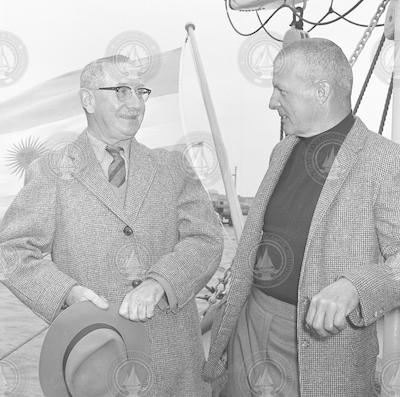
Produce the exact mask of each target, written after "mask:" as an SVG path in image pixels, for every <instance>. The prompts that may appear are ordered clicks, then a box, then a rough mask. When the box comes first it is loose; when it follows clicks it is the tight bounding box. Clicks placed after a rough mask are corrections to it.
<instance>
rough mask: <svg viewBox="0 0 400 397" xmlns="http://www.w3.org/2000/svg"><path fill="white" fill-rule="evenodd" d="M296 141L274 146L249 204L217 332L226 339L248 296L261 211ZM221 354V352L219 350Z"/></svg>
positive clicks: (260, 223)
mask: <svg viewBox="0 0 400 397" xmlns="http://www.w3.org/2000/svg"><path fill="white" fill-rule="evenodd" d="M298 141H299V138H297V137H295V136H288V137H286V138H285V139H284V140H283V141H282V142H281V143H280V145H279V146H278V147H277V148H276V151H275V153H274V155H273V158H272V159H271V160H272V161H271V162H270V166H269V168H268V170H267V173H266V174H265V176H264V179H263V180H262V182H261V185H260V187H259V189H258V191H257V194H256V197H255V199H254V201H253V204H252V206H251V210H250V212H249V215H248V217H247V220H246V224H245V226H244V229H243V232H242V236H241V238H240V242H239V245H238V250H237V253H236V257H235V261H234V264H235V265H234V266H232V285H231V287H230V292H229V294H228V297H227V309H226V310H225V313H224V315H223V318H222V320H221V323H220V326H219V329H218V331H217V332H218V334H220V335H224V336H225V337H226V338H228V337H229V335H230V332H231V330H232V328H233V327H234V326H235V323H236V319H237V315H238V313H239V312H240V310H241V307H242V305H243V304H244V302H245V300H246V299H247V296H248V293H249V288H250V287H251V285H252V274H253V269H252V267H251V266H249V264H250V263H254V261H255V257H256V253H257V250H255V249H253V248H254V247H256V246H258V244H259V242H260V240H261V237H262V227H263V223H264V213H265V210H266V208H267V205H268V202H269V199H270V198H271V195H272V193H273V191H274V189H275V186H276V184H277V182H278V180H279V177H280V175H281V173H282V171H283V169H284V167H285V164H286V162H287V160H288V159H289V156H290V154H291V153H292V151H293V149H294V147H295V145H296V143H297V142H298ZM249 256H250V257H249ZM215 348H216V349H217V348H221V349H223V348H224V346H219V347H217V346H215ZM220 353H222V351H221V352H220ZM211 354H212V352H211V351H210V356H211ZM216 357H219V355H218V353H217V354H216Z"/></svg>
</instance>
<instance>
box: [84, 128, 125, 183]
mask: <svg viewBox="0 0 400 397" xmlns="http://www.w3.org/2000/svg"><path fill="white" fill-rule="evenodd" d="M87 135H88V138H89V142H90V144H91V146H92V149H93V151H94V154H95V156H96V158H97V161H98V162H99V164H100V167H101V169H102V170H103V173H104V175H105V177H106V178H107V179H108V168H109V167H110V164H111V163H112V161H113V157H112V156H111V154H110V153H108V152H107V150H106V147H107V146H108V144H107V143H105V142H103V141H102V140H100V139H98V138H96V137H95V136H93V135H92V134H91V133H90V131H89V130H88V134H87ZM112 146H114V147H117V146H119V147H121V148H122V150H121V152H120V154H121V157H122V158H123V159H124V160H125V183H124V184H123V185H122V186H124V185H126V181H127V180H128V173H129V161H128V160H129V156H130V146H131V139H127V140H123V141H120V142H118V143H117V144H114V145H112Z"/></svg>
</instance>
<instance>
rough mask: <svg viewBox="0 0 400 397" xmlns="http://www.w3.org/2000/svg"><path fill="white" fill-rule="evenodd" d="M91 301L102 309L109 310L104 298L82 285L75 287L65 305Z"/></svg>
mask: <svg viewBox="0 0 400 397" xmlns="http://www.w3.org/2000/svg"><path fill="white" fill-rule="evenodd" d="M84 301H90V302H92V303H93V304H95V305H96V306H97V307H99V308H100V309H108V302H107V300H106V299H105V298H104V297H102V296H101V297H100V296H99V295H97V294H96V293H95V292H94V291H92V290H91V289H89V288H86V287H83V286H81V285H75V286H74V287H72V289H71V291H70V292H69V294H68V296H67V299H66V300H65V303H66V304H67V305H68V306H71V305H73V304H74V303H78V302H84Z"/></svg>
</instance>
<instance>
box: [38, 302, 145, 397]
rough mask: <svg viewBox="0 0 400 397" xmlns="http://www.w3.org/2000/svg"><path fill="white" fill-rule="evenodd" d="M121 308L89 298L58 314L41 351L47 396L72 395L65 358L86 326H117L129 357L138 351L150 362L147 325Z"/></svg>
mask: <svg viewBox="0 0 400 397" xmlns="http://www.w3.org/2000/svg"><path fill="white" fill-rule="evenodd" d="M118 311H119V305H116V304H110V306H109V308H108V309H107V310H104V309H100V308H98V307H97V306H95V305H94V304H93V303H91V302H88V301H86V302H81V303H76V304H74V305H72V306H70V307H69V308H67V309H66V310H64V311H63V312H61V313H60V314H59V315H58V316H57V318H56V319H55V320H54V321H53V323H52V324H51V326H50V328H49V330H48V331H47V334H46V337H45V339H44V341H43V345H42V350H41V353H40V361H39V380H40V386H41V388H42V391H43V394H44V395H45V396H46V397H71V394H70V393H69V391H68V388H67V386H66V384H65V380H64V367H65V362H64V357H65V353H66V351H67V350H68V348H69V347H70V346H71V344H73V343H74V339H75V340H76V338H77V337H78V338H79V334H80V333H82V331H84V330H85V329H94V328H97V329H98V328H111V329H115V330H116V331H117V332H118V333H119V334H120V335H121V337H122V339H123V340H124V342H125V345H126V349H127V358H128V360H129V359H130V360H135V358H136V357H135V355H136V354H137V355H138V357H137V358H140V360H141V361H142V362H143V361H145V362H146V361H147V363H150V340H149V337H148V333H147V331H146V328H145V326H144V324H143V323H141V322H137V321H130V320H127V319H125V318H124V317H122V316H120V314H119V313H118ZM96 325H98V326H97V327H96ZM84 334H85V333H84V332H83V335H84Z"/></svg>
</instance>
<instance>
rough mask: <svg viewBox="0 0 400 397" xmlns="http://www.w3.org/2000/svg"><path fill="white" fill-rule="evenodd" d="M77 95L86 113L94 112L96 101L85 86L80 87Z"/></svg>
mask: <svg viewBox="0 0 400 397" xmlns="http://www.w3.org/2000/svg"><path fill="white" fill-rule="evenodd" d="M79 97H80V98H81V104H82V107H83V108H84V109H85V110H86V111H87V112H88V113H94V110H95V104H96V101H95V99H94V95H93V93H92V92H91V91H90V90H88V89H87V88H81V89H80V90H79Z"/></svg>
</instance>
